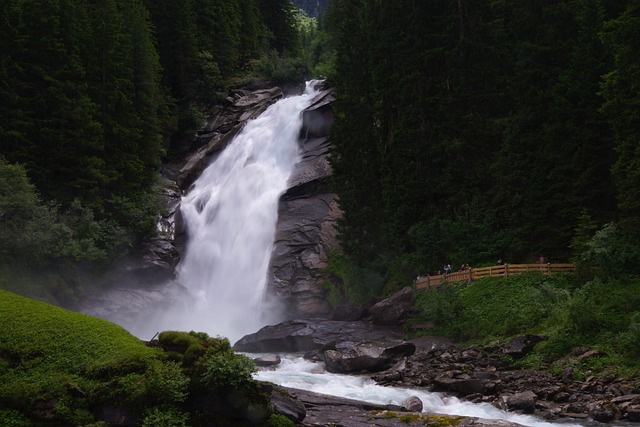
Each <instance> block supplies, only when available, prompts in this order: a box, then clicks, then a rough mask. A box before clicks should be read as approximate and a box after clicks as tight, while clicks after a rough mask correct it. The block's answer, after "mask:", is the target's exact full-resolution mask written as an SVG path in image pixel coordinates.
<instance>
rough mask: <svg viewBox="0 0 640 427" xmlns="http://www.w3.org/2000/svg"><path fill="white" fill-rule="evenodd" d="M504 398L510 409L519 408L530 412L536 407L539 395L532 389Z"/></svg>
mask: <svg viewBox="0 0 640 427" xmlns="http://www.w3.org/2000/svg"><path fill="white" fill-rule="evenodd" d="M503 398H504V401H505V403H506V406H507V408H508V409H509V410H519V411H522V412H525V413H528V414H530V413H533V411H534V410H535V407H536V399H537V396H536V394H535V393H534V392H532V391H530V390H527V391H523V392H521V393H516V394H514V395H511V396H504V397H503Z"/></svg>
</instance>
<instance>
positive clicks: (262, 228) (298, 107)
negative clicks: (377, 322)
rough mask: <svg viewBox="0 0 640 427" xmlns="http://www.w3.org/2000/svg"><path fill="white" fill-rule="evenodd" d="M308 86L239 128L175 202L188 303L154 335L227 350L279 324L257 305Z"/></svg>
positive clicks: (181, 270) (166, 316) (169, 316)
mask: <svg viewBox="0 0 640 427" xmlns="http://www.w3.org/2000/svg"><path fill="white" fill-rule="evenodd" d="M316 83H317V82H316ZM313 85H314V82H309V83H308V84H307V89H306V90H305V92H304V94H302V95H300V96H295V97H290V98H285V99H282V100H280V101H278V102H277V103H275V104H273V105H271V106H270V107H269V108H268V109H267V110H266V111H265V112H264V113H262V114H261V115H260V116H259V117H258V118H256V119H254V120H252V121H250V122H249V123H247V124H246V126H245V127H244V129H243V130H242V132H241V133H240V134H238V136H236V137H235V139H234V140H233V142H232V143H231V144H230V145H229V146H228V147H227V148H226V149H225V150H224V151H223V152H222V153H221V154H220V156H219V157H218V158H217V159H216V160H215V161H214V162H213V163H212V164H211V165H210V166H209V167H208V168H207V169H206V170H205V171H204V172H203V173H202V175H201V176H200V177H199V178H198V180H197V181H196V182H195V183H194V185H193V187H192V189H191V191H190V192H189V194H187V195H186V196H185V197H184V198H183V200H182V203H181V212H182V215H183V218H184V221H185V224H186V227H187V231H188V240H187V248H186V255H185V258H184V260H183V261H182V263H181V265H180V266H179V281H180V283H181V284H182V285H183V286H184V287H186V288H187V289H188V290H189V292H190V294H191V295H192V297H193V298H192V299H191V300H190V301H189V302H187V303H186V304H185V305H184V306H183V307H173V308H172V309H171V310H170V311H168V312H166V313H163V315H162V317H161V319H160V322H159V323H160V325H156V327H157V326H160V327H161V329H160V330H162V327H165V328H166V329H174V330H176V329H177V330H195V331H204V332H207V333H209V334H210V335H212V336H223V337H227V338H229V340H230V341H231V343H233V342H235V340H237V339H239V338H241V337H242V336H243V335H245V334H247V333H251V332H255V331H257V330H258V329H260V328H261V327H262V326H264V325H265V324H267V323H270V322H273V321H277V320H281V319H278V316H277V314H276V315H275V316H274V314H275V313H272V312H271V311H272V310H274V308H272V307H265V305H264V293H265V283H266V273H267V268H268V262H269V257H270V255H271V248H272V246H273V243H274V236H275V226H276V222H277V214H278V200H279V197H280V195H281V194H282V193H283V192H284V191H285V190H286V185H287V180H288V178H289V176H290V174H291V172H292V171H293V168H294V166H295V164H296V163H297V162H298V160H299V147H298V137H299V132H300V129H301V126H302V115H301V112H302V110H303V109H304V108H306V107H307V106H308V104H309V102H310V101H311V99H312V98H313V97H314V96H315V94H316V93H317V92H315V90H314V89H313Z"/></svg>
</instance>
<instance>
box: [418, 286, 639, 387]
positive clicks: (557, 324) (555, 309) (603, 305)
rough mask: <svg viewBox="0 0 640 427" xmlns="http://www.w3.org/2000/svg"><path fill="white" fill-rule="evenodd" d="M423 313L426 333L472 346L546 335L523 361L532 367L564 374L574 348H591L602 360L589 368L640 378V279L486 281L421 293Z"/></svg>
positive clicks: (420, 300) (419, 320)
mask: <svg viewBox="0 0 640 427" xmlns="http://www.w3.org/2000/svg"><path fill="white" fill-rule="evenodd" d="M417 306H418V307H419V309H420V314H418V315H417V316H416V317H415V318H414V319H412V323H423V322H429V323H430V324H432V325H435V327H434V328H432V329H430V330H428V331H423V332H424V333H429V334H441V335H445V336H451V337H454V338H456V339H458V340H460V341H471V342H488V341H491V340H494V339H507V338H509V337H511V336H515V335H519V334H525V333H538V334H543V335H545V336H547V337H548V339H547V340H546V341H545V342H543V343H541V344H539V345H538V346H537V347H536V349H535V351H534V353H533V354H531V355H530V356H529V357H527V358H526V359H525V360H524V361H523V362H522V363H523V364H526V365H528V366H531V367H536V368H545V367H546V368H551V369H561V367H562V364H563V363H566V358H567V357H568V355H569V354H570V353H571V351H572V350H573V349H575V348H578V347H589V348H594V349H599V350H602V354H603V356H602V357H600V358H596V359H593V361H592V365H593V366H585V367H584V368H585V369H592V370H598V371H600V372H601V373H603V374H604V373H605V372H611V370H614V371H615V372H616V373H617V374H619V375H623V376H632V375H635V374H638V373H639V372H640V360H639V358H638V356H640V280H622V279H618V280H611V281H607V282H603V281H601V280H598V279H596V280H593V281H591V282H589V283H586V284H584V285H579V284H578V283H576V281H575V278H574V277H573V276H572V275H553V276H544V275H541V274H537V273H532V274H523V275H518V276H512V277H509V278H486V279H482V280H478V281H476V282H474V283H473V284H471V285H464V284H459V285H452V286H447V287H444V288H440V289H438V290H430V291H425V292H419V293H418V298H417Z"/></svg>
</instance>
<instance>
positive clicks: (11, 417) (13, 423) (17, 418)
mask: <svg viewBox="0 0 640 427" xmlns="http://www.w3.org/2000/svg"><path fill="white" fill-rule="evenodd" d="M0 421H2V427H30V426H31V423H30V422H29V420H27V419H26V418H25V417H24V415H22V414H21V413H20V412H18V411H15V410H13V409H0Z"/></svg>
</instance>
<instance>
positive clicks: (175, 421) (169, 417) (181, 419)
mask: <svg viewBox="0 0 640 427" xmlns="http://www.w3.org/2000/svg"><path fill="white" fill-rule="evenodd" d="M188 419H189V416H188V414H186V413H184V412H182V411H180V410H178V409H176V408H174V407H171V406H156V407H153V408H151V409H149V410H148V411H147V413H146V415H145V417H144V420H143V421H142V427H157V426H163V427H187V426H188V425H189V424H188Z"/></svg>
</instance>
